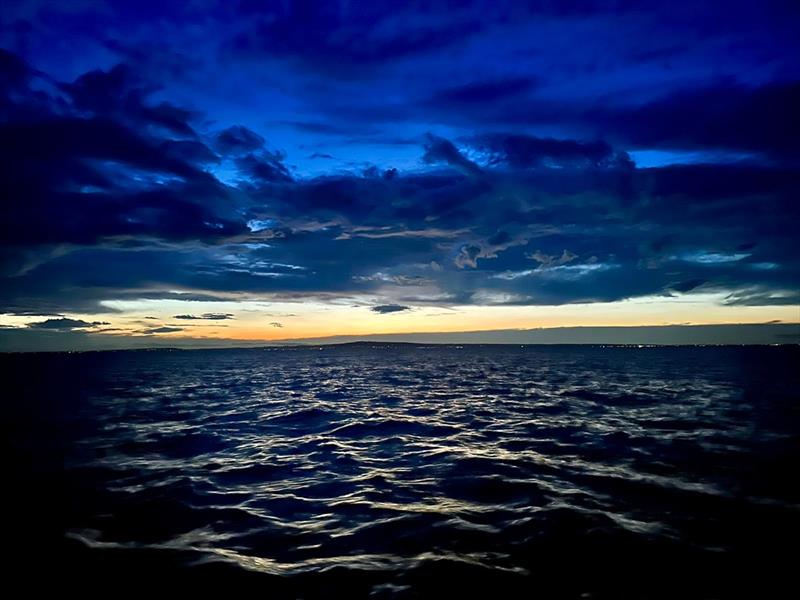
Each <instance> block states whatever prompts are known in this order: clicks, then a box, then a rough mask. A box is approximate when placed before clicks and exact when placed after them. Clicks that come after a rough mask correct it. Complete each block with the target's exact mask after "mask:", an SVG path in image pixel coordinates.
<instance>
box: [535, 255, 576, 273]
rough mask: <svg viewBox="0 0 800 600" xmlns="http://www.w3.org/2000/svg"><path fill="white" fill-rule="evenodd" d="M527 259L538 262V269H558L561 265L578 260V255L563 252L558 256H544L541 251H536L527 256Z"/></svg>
mask: <svg viewBox="0 0 800 600" xmlns="http://www.w3.org/2000/svg"><path fill="white" fill-rule="evenodd" d="M528 258H530V259H532V260H535V261H536V262H538V263H539V268H542V269H548V268H551V267H560V266H561V265H566V264H568V263H571V262H572V261H573V260H575V259H576V258H578V255H577V254H574V253H572V252H570V251H569V250H564V251H563V252H562V253H561V255H560V256H559V255H557V254H544V253H543V252H542V251H541V250H537V251H536V252H534V253H533V254H529V255H528Z"/></svg>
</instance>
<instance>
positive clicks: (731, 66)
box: [0, 0, 800, 351]
mask: <svg viewBox="0 0 800 600" xmlns="http://www.w3.org/2000/svg"><path fill="white" fill-rule="evenodd" d="M798 30H800V5H798V4H797V3H796V2H790V1H787V2H777V1H764V2H758V3H755V2H736V1H732V2H731V1H729V2H724V3H723V2H704V3H697V2H681V1H677V2H669V3H664V2H646V1H636V2H632V1H631V2H629V1H624V0H618V1H614V2H600V1H596V2H592V1H575V2H557V1H553V0H550V1H546V2H524V3H522V2H513V1H502V0H495V1H491V2H489V1H481V2H478V1H476V2H468V1H455V0H453V1H446V0H439V1H436V0H429V1H425V2H413V1H410V2H359V1H355V0H350V1H345V0H342V1H339V2H337V1H333V0H331V1H329V2H306V1H292V0H281V1H275V2H269V1H265V2H256V1H247V0H241V1H236V0H227V1H221V0H220V1H214V0H194V1H191V2H164V1H163V0H162V1H159V2H151V1H147V0H139V1H136V2H102V3H101V2H88V1H82V0H74V1H72V2H61V3H53V2H44V1H25V0H20V1H15V0H9V1H7V2H4V3H3V4H2V7H0V198H2V200H1V202H2V204H0V350H5V351H15V350H37V349H43V350H45V349H46V350H58V349H62V350H67V349H91V348H109V347H148V346H164V345H172V346H186V347H192V346H198V347H208V346H213V345H251V344H260V343H265V342H270V341H276V340H301V339H313V340H319V339H321V338H325V337H327V336H338V337H336V338H333V339H347V340H350V339H360V338H364V339H368V336H375V335H376V334H402V335H406V336H408V335H409V334H417V333H439V334H441V335H440V336H439V337H437V338H436V339H437V340H441V341H453V340H458V339H462V338H463V336H462V337H458V335H456V332H486V333H485V334H480V333H477V334H472V337H471V338H470V341H477V342H480V341H510V342H512V343H516V341H518V339H519V335H518V334H517V333H515V332H519V331H534V330H536V331H538V330H541V329H543V328H545V329H546V328H553V332H552V333H551V334H548V335H549V337H548V340H551V341H556V342H558V341H570V340H572V339H573V338H572V337H570V335H567V334H566V333H565V332H568V331H571V330H570V329H569V328H576V327H578V328H581V332H582V333H581V336H579V337H580V338H581V340H583V341H597V342H608V341H609V337H608V331H609V329H608V327H612V326H622V327H625V328H626V329H620V330H618V333H619V335H617V336H616V337H614V340H617V341H621V342H625V341H636V342H637V343H638V342H639V341H641V337H642V335H645V334H647V335H650V334H649V333H648V332H652V331H654V330H653V329H652V327H653V326H671V327H673V328H674V327H676V326H677V327H687V326H691V325H719V326H723V325H725V326H728V325H733V324H748V325H749V326H750V327H749V328H748V329H747V331H753V327H752V326H755V325H759V324H760V325H761V326H762V327H763V328H764V329H763V331H764V332H767V331H770V332H775V331H777V330H776V329H775V326H776V325H780V327H779V329H780V332H779V333H775V334H774V335H775V336H777V337H774V336H773V337H772V338H769V336H772V335H773V334H772V333H769V334H766V333H765V334H764V335H766V336H767V338H769V339H770V340H771V341H775V340H778V339H782V340H797V339H800V337H798V334H800V329H798V328H797V327H796V324H797V323H798V322H800V244H798V233H797V232H798V229H799V228H800V199H798V197H797V194H798V190H799V189H800V111H798V109H797V107H798V106H800V36H798V35H797V31H798ZM643 326H646V327H647V329H641V330H639V333H638V334H635V335H634V334H631V337H629V338H628V337H625V335H627V334H626V333H625V332H632V331H634V329H633V328H635V327H643ZM787 327H788V329H787ZM564 328H567V329H564ZM770 328H772V329H770ZM723 330H724V328H720V327H716V328H714V327H711V328H708V327H706V328H701V329H696V330H694V331H698V332H702V335H701V336H700V337H699V338H697V339H695V338H696V336H695V337H691V339H692V340H694V341H699V342H706V343H715V342H722V341H724V342H726V343H727V342H730V341H731V340H732V339H734V340H735V339H737V338H736V335H734V334H730V332H731V331H734V330H735V328H734V329H730V328H728V329H727V330H726V331H728V332H729V333H728V334H726V335H724V336H721V335H720V334H719V333H718V332H721V331H723ZM741 331H744V330H741ZM504 332H505V333H504ZM508 332H510V333H508ZM558 332H562V333H564V336H561V337H559V336H560V335H561V334H559V333H558ZM793 332H794V333H793ZM402 335H401V337H399V338H392V339H401V340H402V339H415V338H413V336H411V337H405V338H404V337H402ZM537 335H538V334H537ZM620 335H621V336H622V337H619V336H620ZM653 335H655V334H653ZM731 335H733V338H731ZM748 335H749V334H748ZM342 336H345V337H342ZM586 336H588V337H586ZM781 336H783V337H781ZM792 336H794V337H792ZM584 337H585V338H586V339H585V340H584ZM612 337H613V336H612ZM645 337H646V336H645ZM656 337H658V336H656ZM369 339H371V338H369ZM426 339H427V338H426ZM526 339H528V338H526ZM530 339H537V338H536V336H535V335H534V336H533V337H531V338H530ZM653 339H655V338H653ZM659 339H660V338H659ZM670 339H671V338H670ZM687 339H688V338H687ZM741 339H742V340H746V339H747V340H749V339H754V338H749V337H747V336H745V337H742V338H741ZM758 339H766V338H764V336H763V335H762V337H761V338H758Z"/></svg>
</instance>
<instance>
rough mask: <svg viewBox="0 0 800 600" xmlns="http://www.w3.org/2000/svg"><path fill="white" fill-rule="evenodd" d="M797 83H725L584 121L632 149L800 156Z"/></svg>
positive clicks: (601, 112)
mask: <svg viewBox="0 0 800 600" xmlns="http://www.w3.org/2000/svg"><path fill="white" fill-rule="evenodd" d="M798 104H800V82H797V81H791V82H780V83H770V84H767V85H762V86H752V85H743V84H738V83H731V82H724V83H721V84H718V85H712V86H708V87H703V88H700V89H689V90H686V91H680V92H676V93H673V94H669V95H667V96H665V97H662V98H660V99H658V100H656V101H653V102H650V103H646V104H644V105H642V106H639V107H636V108H626V109H599V110H594V111H591V112H589V113H588V114H587V115H586V118H587V120H588V121H589V122H591V123H593V124H595V126H596V127H598V128H602V129H603V130H604V131H605V132H606V133H607V134H609V135H612V136H614V137H617V138H619V139H620V140H624V141H625V142H628V143H632V144H636V145H639V146H641V145H647V146H656V147H669V148H680V149H687V148H692V149H696V148H703V149H717V150H719V149H728V150H739V151H752V152H762V153H765V154H767V155H769V156H772V157H776V158H794V159H797V158H798V157H799V156H800V119H798V118H797V111H796V108H795V107H796V106H797V105H798Z"/></svg>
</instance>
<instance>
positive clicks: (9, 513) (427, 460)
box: [0, 343, 800, 598]
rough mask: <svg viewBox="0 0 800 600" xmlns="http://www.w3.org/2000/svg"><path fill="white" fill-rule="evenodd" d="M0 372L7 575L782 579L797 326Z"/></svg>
mask: <svg viewBox="0 0 800 600" xmlns="http://www.w3.org/2000/svg"><path fill="white" fill-rule="evenodd" d="M0 367H2V372H3V389H4V392H3V396H4V399H3V413H4V415H5V418H4V419H3V425H2V429H3V432H2V441H3V446H4V456H5V457H6V459H7V462H6V465H5V466H6V468H5V469H4V470H5V476H4V479H5V482H6V484H7V485H6V486H4V487H5V492H4V497H5V500H6V502H8V504H7V507H6V509H5V510H4V513H5V517H6V518H5V519H4V521H5V525H4V533H5V544H4V546H5V548H6V552H5V554H6V556H7V558H5V559H3V561H4V563H5V565H6V566H5V568H6V569H7V573H9V574H11V575H12V576H13V577H17V578H19V579H20V580H23V581H25V582H26V585H28V586H29V588H28V589H35V588H36V587H38V586H43V585H52V584H57V585H58V586H60V589H61V590H64V591H66V590H80V591H82V592H84V593H85V594H91V593H96V594H98V595H101V596H105V597H109V596H112V595H115V594H119V593H121V592H123V591H130V590H132V589H134V588H140V589H152V590H154V591H156V592H157V591H158V590H160V589H166V587H167V586H179V589H183V590H187V591H188V590H196V591H203V590H205V591H209V590H211V589H212V588H214V587H215V586H218V587H219V589H223V590H227V591H228V592H230V593H233V592H234V591H240V590H244V589H247V590H250V591H255V593H257V594H258V595H259V596H260V597H264V598H457V597H486V596H495V597H498V598H505V597H525V598H729V597H731V598H732V597H778V596H777V594H778V593H779V592H778V590H779V589H781V586H783V585H793V586H794V592H791V588H790V589H789V592H788V593H789V595H788V596H786V597H789V596H791V595H792V594H793V593H796V587H797V583H796V579H795V572H796V568H797V566H796V560H797V551H796V545H797V541H798V539H800V535H799V534H800V486H799V485H798V484H797V477H798V467H800V460H799V459H800V348H798V347H797V346H782V347H598V346H502V345H496V346H495V345H491V346H433V345H429V346H425V345H403V344H397V345H395V344H378V343H375V344H373V343H363V344H352V345H340V346H328V347H319V346H318V347H286V348H263V349H245V350H232V349H226V350H154V351H120V352H87V353H72V354H70V353H47V354H6V355H0ZM9 550H10V552H8V551H9ZM792 582H793V583H792ZM781 597H783V596H781Z"/></svg>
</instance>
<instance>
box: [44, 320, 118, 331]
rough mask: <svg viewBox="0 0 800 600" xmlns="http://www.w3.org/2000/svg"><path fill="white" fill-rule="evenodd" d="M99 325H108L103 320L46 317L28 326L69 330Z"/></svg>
mask: <svg viewBox="0 0 800 600" xmlns="http://www.w3.org/2000/svg"><path fill="white" fill-rule="evenodd" d="M99 325H110V323H106V322H104V321H92V322H91V323H90V322H87V321H82V320H80V319H68V318H66V317H64V318H61V319H47V320H46V321H37V322H35V323H29V324H28V327H31V328H33V329H56V330H70V329H85V328H87V327H97V326H99Z"/></svg>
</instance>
